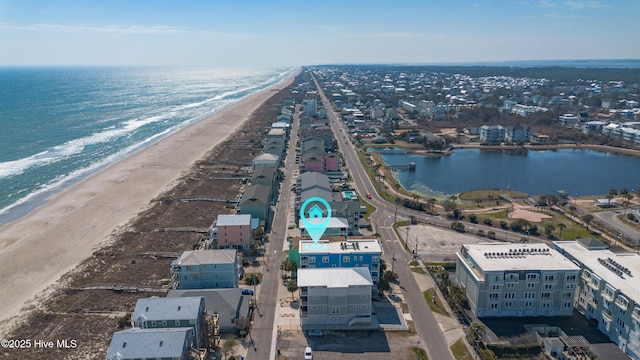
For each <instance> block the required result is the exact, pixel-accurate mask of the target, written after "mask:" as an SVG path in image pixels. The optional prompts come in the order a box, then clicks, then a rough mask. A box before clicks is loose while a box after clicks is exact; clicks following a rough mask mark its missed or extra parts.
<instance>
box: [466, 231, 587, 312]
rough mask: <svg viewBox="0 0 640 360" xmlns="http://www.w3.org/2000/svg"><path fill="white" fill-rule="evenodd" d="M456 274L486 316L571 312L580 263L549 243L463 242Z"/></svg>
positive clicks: (473, 307) (472, 303)
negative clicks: (576, 262)
mask: <svg viewBox="0 0 640 360" xmlns="http://www.w3.org/2000/svg"><path fill="white" fill-rule="evenodd" d="M456 257H457V266H456V279H457V281H458V283H459V284H460V286H462V288H463V289H464V292H465V294H466V295H467V298H468V299H469V304H470V306H471V310H472V311H473V313H474V314H475V315H476V316H478V317H485V316H520V317H524V316H570V315H571V313H572V311H573V302H574V294H575V291H576V287H577V286H578V277H579V271H580V268H579V267H578V266H576V265H575V264H574V263H573V262H571V261H570V260H569V259H567V258H565V257H564V256H562V254H560V253H559V252H557V251H555V250H553V249H550V248H549V247H548V246H546V245H544V244H477V245H462V247H461V248H460V251H459V252H457V253H456Z"/></svg>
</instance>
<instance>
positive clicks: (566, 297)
mask: <svg viewBox="0 0 640 360" xmlns="http://www.w3.org/2000/svg"><path fill="white" fill-rule="evenodd" d="M572 297H573V293H572V292H569V291H566V292H563V293H562V298H563V299H571V298H572Z"/></svg>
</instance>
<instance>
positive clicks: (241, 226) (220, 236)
mask: <svg viewBox="0 0 640 360" xmlns="http://www.w3.org/2000/svg"><path fill="white" fill-rule="evenodd" d="M211 235H212V236H211V237H212V239H213V240H215V241H216V242H217V244H218V249H223V248H236V249H249V248H251V246H253V230H252V229H251V215H250V214H238V215H218V219H217V220H216V222H215V223H214V225H213V226H212V230H211Z"/></svg>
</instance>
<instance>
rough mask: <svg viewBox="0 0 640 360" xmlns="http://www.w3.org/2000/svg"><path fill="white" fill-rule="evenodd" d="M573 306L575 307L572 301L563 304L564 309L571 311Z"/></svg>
mask: <svg viewBox="0 0 640 360" xmlns="http://www.w3.org/2000/svg"><path fill="white" fill-rule="evenodd" d="M572 306H573V303H572V302H571V301H563V302H562V308H563V309H571V307H572Z"/></svg>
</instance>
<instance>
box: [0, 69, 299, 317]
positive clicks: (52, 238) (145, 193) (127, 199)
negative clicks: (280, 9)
mask: <svg viewBox="0 0 640 360" xmlns="http://www.w3.org/2000/svg"><path fill="white" fill-rule="evenodd" d="M296 74H297V73H294V74H292V75H291V76H290V77H289V78H287V79H286V80H284V81H283V82H281V83H280V84H278V85H275V86H274V87H272V88H270V89H266V90H263V91H261V92H259V93H257V94H254V95H252V96H250V97H248V98H246V99H244V100H243V101H241V102H239V103H237V104H234V105H231V106H229V107H227V108H225V109H223V110H221V111H219V112H217V113H215V114H213V115H211V116H209V117H207V118H205V119H202V120H200V121H198V122H196V123H194V124H191V125H189V126H187V127H185V128H183V129H181V130H180V131H178V132H176V133H174V134H172V135H170V136H168V137H166V138H164V139H162V140H160V141H158V142H157V143H155V144H152V145H150V146H148V147H146V148H144V149H141V150H140V151H137V152H136V153H134V154H132V155H130V156H128V157H126V158H124V159H122V160H120V161H118V162H116V163H114V164H112V165H110V166H108V167H107V168H105V169H103V170H101V171H99V172H97V173H95V174H92V175H91V176H89V177H87V178H86V179H84V180H82V181H81V182H79V183H77V184H75V185H73V186H71V187H69V188H67V189H65V190H63V191H61V192H60V193H57V194H55V195H53V196H52V197H51V198H50V199H49V200H48V201H47V202H46V203H45V204H44V205H42V206H40V207H38V208H37V209H35V210H34V211H32V212H31V213H29V214H28V215H26V216H24V217H23V218H21V219H19V220H17V221H15V222H12V223H9V224H6V225H4V226H2V227H0V274H3V278H4V280H3V281H2V283H0V321H5V320H7V319H9V318H11V317H13V316H15V315H17V314H18V313H19V312H20V310H21V309H22V307H23V306H24V305H25V304H27V303H29V301H30V300H33V299H34V298H35V297H36V296H37V295H38V294H40V293H42V292H43V291H44V290H45V289H47V288H48V287H50V286H51V285H53V284H55V283H56V281H58V279H59V278H60V277H61V276H62V275H63V274H65V273H67V272H68V271H70V270H72V269H73V268H74V267H75V266H76V265H77V264H79V263H80V262H82V261H83V260H84V259H86V258H88V257H89V256H91V255H92V253H93V252H94V251H95V250H96V249H98V248H100V246H101V245H103V244H105V243H106V242H108V241H109V239H110V235H111V234H112V233H114V232H115V231H117V230H118V229H119V228H122V227H123V226H124V225H126V224H127V223H128V222H129V221H130V220H131V219H133V218H134V217H135V216H136V215H137V214H138V213H140V212H141V211H142V210H144V209H145V208H146V207H147V206H148V205H149V203H150V201H151V200H153V199H154V198H156V197H157V196H158V195H160V194H161V193H162V192H164V191H165V190H167V189H169V188H170V186H171V185H172V184H173V183H174V182H175V181H176V180H178V179H179V178H180V176H181V175H182V174H184V173H185V172H186V171H187V170H188V169H189V168H190V167H191V166H192V165H193V164H194V163H195V162H196V161H197V160H199V159H201V158H202V157H203V156H205V154H207V152H209V151H210V150H212V149H213V148H214V147H215V146H216V145H218V144H220V143H221V142H222V141H224V140H225V139H226V138H227V137H229V136H230V135H231V134H233V133H234V131H236V130H237V129H238V128H239V127H240V126H241V125H242V124H243V123H244V122H245V121H246V120H247V119H248V118H249V117H250V115H251V113H252V112H253V111H254V110H256V109H257V108H258V107H259V106H260V105H261V104H262V103H263V102H264V101H265V100H267V99H268V98H269V97H270V96H271V95H272V94H273V89H274V88H282V87H285V86H287V85H289V84H291V83H292V82H293V80H294V78H295V75H296ZM4 330H6V329H4Z"/></svg>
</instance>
